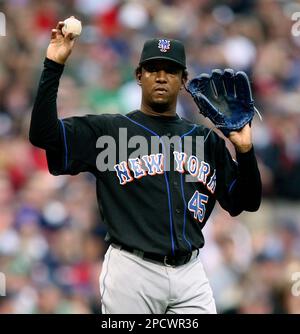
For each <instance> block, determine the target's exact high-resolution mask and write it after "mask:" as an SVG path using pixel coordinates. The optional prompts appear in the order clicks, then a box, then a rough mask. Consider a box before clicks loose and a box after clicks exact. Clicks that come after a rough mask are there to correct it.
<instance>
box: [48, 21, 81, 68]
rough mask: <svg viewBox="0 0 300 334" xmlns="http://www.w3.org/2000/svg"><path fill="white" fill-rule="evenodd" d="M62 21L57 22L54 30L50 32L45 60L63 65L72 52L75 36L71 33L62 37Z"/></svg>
mask: <svg viewBox="0 0 300 334" xmlns="http://www.w3.org/2000/svg"><path fill="white" fill-rule="evenodd" d="M63 26H64V22H63V21H59V22H58V24H57V26H56V28H55V29H52V31H51V41H50V44H49V46H48V49H47V58H49V59H51V60H53V61H55V62H57V63H59V64H64V63H65V62H66V60H67V59H68V57H69V55H70V54H71V52H72V49H73V46H74V41H75V36H74V35H73V34H72V33H67V34H66V35H63V33H62V27H63Z"/></svg>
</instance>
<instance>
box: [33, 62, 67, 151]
mask: <svg viewBox="0 0 300 334" xmlns="http://www.w3.org/2000/svg"><path fill="white" fill-rule="evenodd" d="M44 66H45V67H44V70H43V73H42V75H41V79H40V82H39V87H38V92H37V96H36V98H35V102H34V107H33V110H32V116H31V123H30V132H29V139H30V141H31V143H32V144H33V145H35V146H38V147H41V148H44V149H49V150H56V149H57V148H58V145H59V138H60V131H59V126H60V125H59V120H58V118H57V107H56V98H57V91H58V85H59V79H60V77H61V74H62V72H63V69H64V66H63V65H61V64H58V63H55V62H53V61H52V60H49V59H47V58H46V59H45V62H44Z"/></svg>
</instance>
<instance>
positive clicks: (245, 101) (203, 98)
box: [187, 69, 256, 137]
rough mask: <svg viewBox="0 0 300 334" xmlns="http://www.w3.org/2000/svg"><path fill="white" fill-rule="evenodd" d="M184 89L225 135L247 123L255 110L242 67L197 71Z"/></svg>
mask: <svg viewBox="0 0 300 334" xmlns="http://www.w3.org/2000/svg"><path fill="white" fill-rule="evenodd" d="M187 91H188V92H189V93H190V94H191V95H192V97H193V98H194V101H195V103H196V104H197V106H198V108H199V110H200V113H201V114H202V115H204V116H205V117H208V118H209V119H210V120H211V121H212V122H213V123H214V124H215V126H216V127H218V128H220V130H221V131H222V132H223V133H224V135H225V136H227V137H228V136H229V133H230V132H231V131H238V130H240V129H242V128H243V127H244V126H245V125H246V124H247V123H250V122H251V120H252V118H253V116H254V111H256V108H255V107H254V102H253V99H252V93H251V87H250V83H249V79H248V76H247V74H246V73H244V72H242V71H239V72H237V73H234V71H233V70H232V69H225V70H224V72H223V71H222V70H219V69H215V70H213V71H212V74H211V75H208V74H206V73H204V74H201V75H200V76H198V77H196V78H194V79H192V80H191V81H190V82H189V83H188V86H187Z"/></svg>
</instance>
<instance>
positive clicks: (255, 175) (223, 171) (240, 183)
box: [217, 144, 262, 216]
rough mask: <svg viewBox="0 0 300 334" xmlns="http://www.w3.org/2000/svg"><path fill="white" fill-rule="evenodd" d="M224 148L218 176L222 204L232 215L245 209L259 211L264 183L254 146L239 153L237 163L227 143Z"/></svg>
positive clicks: (219, 197)
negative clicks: (245, 151)
mask: <svg viewBox="0 0 300 334" xmlns="http://www.w3.org/2000/svg"><path fill="white" fill-rule="evenodd" d="M222 150H223V153H221V154H220V155H219V158H220V160H219V175H218V176H219V177H218V178H217V189H218V190H217V199H218V201H219V203H220V205H221V206H222V207H223V208H224V209H225V210H227V211H228V212H229V213H230V215H232V216H237V215H239V214H240V213H241V212H242V211H244V210H246V211H252V212H253V211H257V210H258V208H259V206H260V203H261V193H262V185H261V178H260V173H259V170H258V166H257V161H256V157H255V153H254V148H253V147H252V148H251V150H250V151H249V152H247V153H237V163H236V162H234V161H233V160H232V158H231V155H230V153H229V151H228V150H227V149H226V147H225V144H224V146H223V148H222ZM218 183H219V184H218ZM218 186H219V187H218Z"/></svg>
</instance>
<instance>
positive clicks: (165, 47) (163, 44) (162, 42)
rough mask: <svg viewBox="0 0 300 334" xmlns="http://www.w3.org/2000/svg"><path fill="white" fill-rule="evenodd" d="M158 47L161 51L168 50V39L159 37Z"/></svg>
mask: <svg viewBox="0 0 300 334" xmlns="http://www.w3.org/2000/svg"><path fill="white" fill-rule="evenodd" d="M158 48H159V50H160V51H161V52H167V51H168V50H170V41H169V40H168V39H159V40H158Z"/></svg>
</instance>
